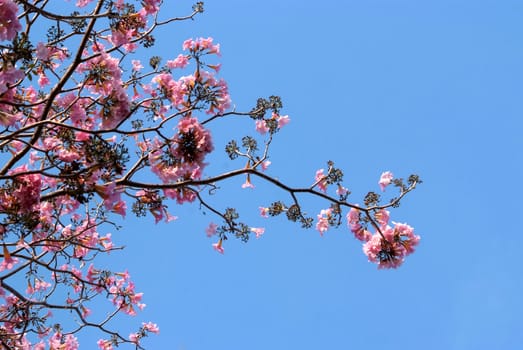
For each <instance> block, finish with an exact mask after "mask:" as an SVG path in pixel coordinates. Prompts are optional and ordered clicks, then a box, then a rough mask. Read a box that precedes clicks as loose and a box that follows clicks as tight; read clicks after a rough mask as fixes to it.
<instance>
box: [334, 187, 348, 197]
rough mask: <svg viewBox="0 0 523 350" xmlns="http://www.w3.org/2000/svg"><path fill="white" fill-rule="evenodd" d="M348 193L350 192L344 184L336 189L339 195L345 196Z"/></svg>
mask: <svg viewBox="0 0 523 350" xmlns="http://www.w3.org/2000/svg"><path fill="white" fill-rule="evenodd" d="M347 193H349V190H348V189H347V188H345V187H343V186H342V185H338V188H337V189H336V194H337V195H338V196H345V195H346V194H347Z"/></svg>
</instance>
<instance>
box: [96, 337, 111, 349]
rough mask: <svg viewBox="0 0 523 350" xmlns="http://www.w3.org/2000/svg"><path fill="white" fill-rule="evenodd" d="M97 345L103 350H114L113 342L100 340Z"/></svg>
mask: <svg viewBox="0 0 523 350" xmlns="http://www.w3.org/2000/svg"><path fill="white" fill-rule="evenodd" d="M96 344H97V345H98V347H99V348H100V349H102V350H113V342H112V341H111V340H105V339H100V340H98V341H97V342H96Z"/></svg>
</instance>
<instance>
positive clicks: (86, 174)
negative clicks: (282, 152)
mask: <svg viewBox="0 0 523 350" xmlns="http://www.w3.org/2000/svg"><path fill="white" fill-rule="evenodd" d="M53 6H57V7H53ZM63 6H65V7H67V6H70V5H67V4H66V1H64V4H61V3H60V1H53V2H51V1H49V0H31V1H24V0H16V1H15V0H0V47H1V50H2V51H1V53H0V55H1V56H0V63H1V66H0V125H1V127H0V130H1V131H0V151H1V153H0V157H1V159H2V163H1V167H0V240H1V242H0V244H1V247H0V261H1V263H0V344H1V347H2V348H5V349H47V348H49V349H69V350H70V349H77V348H78V341H77V338H76V335H77V333H78V332H80V331H82V330H83V329H84V328H87V327H90V328H94V329H97V330H98V331H99V332H100V340H99V341H98V347H99V348H101V349H112V348H113V347H115V346H117V345H120V344H122V343H129V344H131V345H132V346H134V347H136V348H140V349H141V348H142V346H141V340H142V338H143V337H145V336H146V335H147V334H148V333H150V332H152V333H157V332H158V331H159V329H158V327H157V326H156V325H155V324H154V323H151V322H149V323H143V325H142V327H141V328H140V329H138V330H134V332H133V333H131V334H130V335H123V333H121V332H120V331H116V330H113V329H111V328H110V323H109V321H110V320H111V319H112V318H114V317H115V316H117V315H119V314H122V313H124V314H128V315H135V314H136V312H137V311H138V310H140V309H141V308H143V304H142V303H141V298H142V294H141V293H139V292H137V291H136V290H135V286H134V284H133V282H132V281H131V280H130V279H129V275H128V273H127V272H118V271H109V270H104V269H100V268H98V267H97V264H96V257H97V256H99V255H100V254H104V253H109V252H110V251H112V250H114V249H117V247H116V246H113V243H112V237H111V235H110V234H108V233H104V230H106V227H110V226H111V225H114V220H112V219H111V218H112V217H113V215H121V216H125V215H126V214H129V212H132V213H133V214H135V215H137V216H146V215H152V216H153V217H154V218H155V220H156V222H159V221H162V220H165V221H171V220H173V219H175V217H174V216H173V215H172V214H171V212H170V210H169V208H168V205H170V204H173V203H176V204H180V205H181V204H184V203H188V202H195V201H196V202H199V203H200V205H201V206H202V207H204V208H206V209H207V210H208V211H210V212H212V213H213V214H215V215H216V219H215V221H217V222H220V224H215V223H213V222H211V223H209V227H208V228H207V234H208V235H209V236H214V237H215V241H214V244H213V246H214V248H215V250H216V251H218V252H220V253H223V252H224V245H225V241H226V240H227V239H228V238H230V237H237V238H240V239H241V240H243V241H247V240H248V239H249V237H250V236H251V235H255V236H256V237H259V236H260V235H262V234H263V232H264V229H263V228H256V227H250V226H249V225H248V224H246V223H243V222H241V221H240V220H239V214H238V212H237V211H236V209H234V208H232V207H231V208H226V209H224V210H220V209H218V208H216V207H215V206H213V205H212V193H213V192H215V191H217V190H218V187H217V183H219V182H220V181H223V180H225V179H229V178H232V177H242V178H244V179H245V183H244V184H243V185H242V187H244V188H245V187H253V184H252V182H251V179H253V178H257V179H258V180H259V181H265V182H268V183H269V184H272V185H273V186H276V187H278V188H280V189H281V190H283V193H286V194H287V199H285V200H276V201H274V202H273V203H272V204H269V205H267V206H262V207H260V213H261V215H262V216H263V217H269V216H278V215H284V216H286V217H287V219H289V220H291V221H294V222H297V223H298V224H300V225H301V226H302V227H304V228H311V227H314V228H316V229H317V230H318V231H319V232H320V234H322V235H323V233H325V232H326V231H327V230H328V229H329V228H331V227H337V226H340V225H341V224H342V223H344V222H346V224H347V225H348V228H349V230H350V231H351V232H352V233H353V234H354V236H355V237H356V238H357V239H358V240H360V241H362V242H363V251H364V253H365V254H366V255H367V257H368V259H369V261H371V262H373V263H376V264H377V266H378V268H391V267H392V268H396V267H398V266H399V265H401V264H402V262H403V261H404V258H405V257H406V256H407V255H409V254H410V253H412V252H413V250H414V247H415V246H416V245H417V244H418V241H419V236H417V235H415V234H414V232H413V229H412V227H410V226H409V225H407V224H401V223H395V222H390V223H389V211H388V210H387V209H388V208H391V207H396V206H398V205H399V203H400V200H401V199H402V198H403V197H404V196H405V195H406V194H407V193H409V192H410V191H412V190H413V189H414V188H415V187H416V185H417V184H418V183H419V182H420V181H419V179H418V177H417V176H415V175H411V176H410V177H408V179H407V180H405V181H404V180H402V179H400V178H394V177H393V175H392V173H390V172H384V173H383V174H382V175H381V178H380V179H379V186H380V187H381V190H382V191H384V190H385V188H386V187H387V186H388V185H391V184H392V185H393V186H394V187H395V188H396V192H397V195H396V196H395V197H392V198H391V199H390V200H387V201H386V202H383V201H382V200H381V198H380V195H378V194H377V193H375V192H369V193H368V194H367V195H366V196H365V198H364V199H363V205H358V204H354V203H351V202H349V201H348V197H349V194H350V192H349V190H348V189H347V188H345V187H344V186H343V172H342V171H341V170H340V169H338V168H336V167H335V164H334V163H333V162H331V161H329V162H327V167H326V168H325V170H324V169H320V170H318V171H317V172H316V174H315V176H314V175H312V176H311V178H310V181H309V180H307V181H309V183H312V184H311V185H309V186H306V187H301V188H295V187H291V186H289V185H287V184H285V183H283V182H281V181H280V180H278V179H277V178H276V177H274V176H271V175H269V171H268V170H267V167H268V166H269V164H270V162H269V148H270V145H271V143H272V141H273V138H274V137H275V136H276V135H277V133H278V131H279V130H280V129H281V128H282V127H284V126H285V125H286V124H287V123H288V122H289V121H290V119H289V117H288V116H286V115H282V114H281V109H282V102H281V100H280V98H279V97H277V96H271V97H269V98H268V99H263V98H260V99H258V101H257V102H256V105H255V106H254V107H253V108H252V109H251V110H250V111H247V112H237V111H236V110H234V109H231V100H230V97H229V94H228V90H227V84H226V83H225V81H224V80H222V79H220V78H218V77H217V73H218V71H219V68H220V65H219V64H217V63H216V62H215V61H216V59H217V58H216V57H217V56H218V57H219V56H220V46H219V45H218V44H216V43H214V42H213V39H212V38H206V39H205V38H197V39H188V40H186V41H184V42H183V45H182V48H181V49H182V51H181V53H180V54H179V55H178V56H177V57H172V59H168V60H165V61H163V60H162V59H161V58H159V57H151V58H150V60H149V62H148V64H146V63H141V62H140V61H139V60H136V59H133V55H136V52H137V51H138V50H139V49H142V48H148V47H150V46H152V45H154V42H155V40H154V37H153V32H154V31H155V29H156V28H158V27H160V26H165V25H168V24H170V23H173V22H176V21H181V20H185V19H192V18H193V17H194V16H196V15H197V14H198V13H201V12H203V3H201V2H199V3H197V4H195V5H194V7H193V10H192V13H190V14H189V15H188V16H186V17H180V18H167V19H160V18H162V16H160V6H161V0H142V1H129V2H126V1H124V0H113V1H111V0H96V1H94V0H78V1H77V2H76V7H77V9H76V8H75V10H76V11H74V12H72V13H70V14H64V13H63V12H64V11H63V10H60V9H62V8H63ZM42 28H45V29H46V30H47V33H46V35H41V33H42ZM135 57H136V56H135ZM144 66H147V68H145V67H144ZM182 73H186V75H183V74H182ZM229 116H237V117H238V116H241V117H244V118H250V119H252V123H253V124H252V130H250V131H252V132H254V133H256V135H257V136H252V135H251V136H243V137H242V138H241V140H232V141H230V142H229V143H227V144H226V145H220V147H223V146H225V154H224V156H227V157H228V158H230V160H231V162H232V163H233V164H236V163H235V162H237V161H239V164H240V165H239V166H238V167H237V168H236V170H232V171H229V172H226V173H220V174H207V173H206V170H205V169H206V168H205V167H206V163H205V160H206V156H207V155H208V154H209V153H211V152H213V151H214V148H215V145H214V144H213V141H212V129H211V126H212V122H213V121H215V120H216V119H224V118H227V117H229ZM250 131H246V133H248V132H250ZM151 172H152V173H153V176H152V177H151V176H150V174H151ZM150 178H154V180H148V181H144V179H150ZM305 195H309V196H312V197H316V198H317V199H318V200H320V201H322V202H324V203H325V205H324V208H325V209H323V210H321V212H320V213H319V214H318V215H317V217H316V218H315V217H311V216H308V215H307V214H306V211H305V210H304V208H303V207H302V205H301V204H300V201H299V199H300V198H301V196H305ZM345 217H346V219H345ZM103 298H106V299H108V300H109V303H108V305H109V306H110V307H111V308H110V310H109V311H108V312H107V313H103V314H96V313H94V312H91V308H92V305H93V304H94V303H98V302H99V301H98V300H99V299H103ZM53 316H54V317H53ZM58 319H59V320H60V322H61V324H60V325H56V324H55V323H56V322H57V320H58ZM67 320H69V321H67Z"/></svg>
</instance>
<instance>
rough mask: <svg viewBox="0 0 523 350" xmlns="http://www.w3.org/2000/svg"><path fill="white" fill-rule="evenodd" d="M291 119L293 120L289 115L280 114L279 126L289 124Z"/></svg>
mask: <svg viewBox="0 0 523 350" xmlns="http://www.w3.org/2000/svg"><path fill="white" fill-rule="evenodd" d="M290 121H291V119H290V118H289V116H288V115H282V116H278V128H280V129H281V128H282V127H284V126H285V125H287V124H289V123H290Z"/></svg>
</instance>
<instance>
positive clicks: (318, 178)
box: [314, 169, 327, 192]
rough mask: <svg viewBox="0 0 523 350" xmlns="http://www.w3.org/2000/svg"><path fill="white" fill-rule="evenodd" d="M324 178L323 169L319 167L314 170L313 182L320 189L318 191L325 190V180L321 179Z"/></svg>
mask: <svg viewBox="0 0 523 350" xmlns="http://www.w3.org/2000/svg"><path fill="white" fill-rule="evenodd" d="M324 178H325V174H324V173H323V169H319V170H318V171H316V176H315V178H314V179H315V180H316V182H315V184H316V186H318V188H319V189H320V191H322V192H327V182H325V180H323V179H324Z"/></svg>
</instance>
